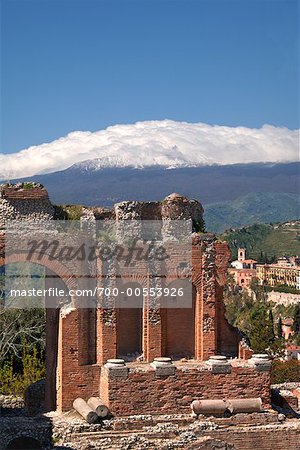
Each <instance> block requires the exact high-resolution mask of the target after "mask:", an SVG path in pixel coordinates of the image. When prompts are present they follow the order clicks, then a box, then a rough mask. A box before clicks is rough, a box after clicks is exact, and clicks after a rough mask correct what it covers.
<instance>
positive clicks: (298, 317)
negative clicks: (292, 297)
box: [293, 303, 300, 334]
mask: <svg viewBox="0 0 300 450" xmlns="http://www.w3.org/2000/svg"><path fill="white" fill-rule="evenodd" d="M293 331H294V332H295V333H296V334H298V333H299V332H300V303H297V305H296V308H295V312H294V320H293Z"/></svg>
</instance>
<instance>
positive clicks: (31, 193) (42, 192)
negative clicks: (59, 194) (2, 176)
mask: <svg viewBox="0 0 300 450" xmlns="http://www.w3.org/2000/svg"><path fill="white" fill-rule="evenodd" d="M1 194H2V198H4V199H6V200H31V199H34V200H42V199H47V198H48V192H47V191H46V189H41V188H39V187H36V188H32V189H23V190H21V189H19V190H17V189H14V188H9V187H8V188H4V189H3V190H2V192H1Z"/></svg>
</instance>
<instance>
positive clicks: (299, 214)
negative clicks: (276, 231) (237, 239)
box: [204, 192, 300, 233]
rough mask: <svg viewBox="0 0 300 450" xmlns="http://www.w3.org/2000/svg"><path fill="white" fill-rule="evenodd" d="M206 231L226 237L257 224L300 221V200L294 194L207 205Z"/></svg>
mask: <svg viewBox="0 0 300 450" xmlns="http://www.w3.org/2000/svg"><path fill="white" fill-rule="evenodd" d="M204 210H205V215H204V217H205V223H206V229H207V230H208V231H212V232H214V233H222V232H224V231H225V230H228V229H229V228H240V227H242V226H245V225H252V224H255V223H278V222H287V221H289V220H295V219H300V207H299V197H298V195H297V194H290V193H271V192H265V193H251V194H247V195H245V196H242V197H239V198H237V199H235V200H232V201H226V202H223V203H212V204H209V205H205V207H204Z"/></svg>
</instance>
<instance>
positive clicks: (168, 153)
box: [0, 120, 299, 180]
mask: <svg viewBox="0 0 300 450" xmlns="http://www.w3.org/2000/svg"><path fill="white" fill-rule="evenodd" d="M298 139H299V133H298V130H289V129H287V128H280V127H274V126H271V125H264V126H263V127H262V128H259V129H251V128H246V127H235V128H234V127H226V126H217V125H208V124H205V123H187V122H175V121H172V120H163V121H148V122H137V123H135V124H130V125H115V126H111V127H108V128H106V129H105V130H100V131H95V132H90V131H76V132H72V133H69V134H68V135H67V136H65V137H62V138H60V139H57V140H55V141H53V142H50V143H45V144H41V145H36V146H32V147H29V148H27V149H24V150H21V151H20V152H18V153H14V154H0V179H2V180H5V179H12V178H17V177H19V178H20V177H28V176H32V175H35V174H43V173H51V172H55V171H58V170H63V169H66V168H68V167H70V166H72V165H74V164H78V163H80V164H79V166H76V167H78V168H79V169H80V170H82V171H84V170H88V171H95V170H99V169H105V168H126V167H131V168H150V167H163V168H180V167H201V166H206V165H214V164H218V165H228V164H237V163H256V162H291V161H297V160H298V158H299V155H298Z"/></svg>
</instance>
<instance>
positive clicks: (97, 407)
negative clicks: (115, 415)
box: [87, 397, 109, 418]
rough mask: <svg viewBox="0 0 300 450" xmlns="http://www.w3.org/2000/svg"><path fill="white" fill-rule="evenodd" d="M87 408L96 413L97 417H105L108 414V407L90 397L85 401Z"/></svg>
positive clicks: (95, 398)
mask: <svg viewBox="0 0 300 450" xmlns="http://www.w3.org/2000/svg"><path fill="white" fill-rule="evenodd" d="M87 404H88V406H89V407H90V408H91V409H92V410H93V411H95V412H96V413H97V415H98V417H101V418H103V417H107V416H108V413H109V409H108V407H107V406H106V405H105V404H104V403H103V401H102V400H101V398H99V397H91V398H89V399H88V401H87Z"/></svg>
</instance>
